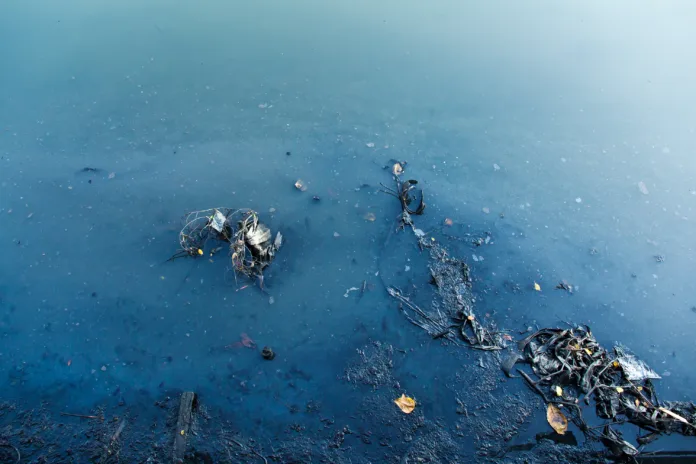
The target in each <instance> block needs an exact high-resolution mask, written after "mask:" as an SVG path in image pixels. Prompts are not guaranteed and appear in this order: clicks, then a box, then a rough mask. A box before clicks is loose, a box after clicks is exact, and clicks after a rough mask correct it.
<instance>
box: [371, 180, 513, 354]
mask: <svg viewBox="0 0 696 464" xmlns="http://www.w3.org/2000/svg"><path fill="white" fill-rule="evenodd" d="M394 179H395V181H396V190H393V189H389V188H388V187H385V186H384V185H383V187H384V190H383V192H384V193H387V194H389V195H392V196H395V197H397V198H398V199H399V202H400V203H401V210H402V211H401V215H400V217H399V229H405V228H406V227H410V228H411V230H412V231H413V234H414V235H415V237H416V240H417V243H418V246H419V248H420V249H421V250H425V249H428V250H429V252H430V265H429V269H430V277H431V282H430V283H431V284H433V285H435V287H436V288H437V294H438V297H439V299H438V300H436V301H435V302H434V303H433V305H432V309H429V310H424V309H422V308H420V307H419V306H418V305H416V304H415V303H414V302H413V301H411V299H410V298H409V297H407V296H406V295H404V293H403V292H402V291H401V290H400V289H398V288H396V287H394V286H389V285H387V286H386V288H387V292H388V293H389V295H390V296H391V297H393V298H395V299H396V300H398V301H399V302H400V303H401V304H400V306H399V308H400V310H401V312H402V313H403V314H404V315H405V316H406V318H407V319H408V321H409V322H411V323H412V324H414V325H416V326H418V327H420V328H422V329H423V330H425V331H426V332H427V333H428V334H430V336H432V337H433V338H442V339H446V340H449V341H451V342H453V343H455V344H461V342H462V341H463V342H464V343H465V344H466V345H468V346H470V347H472V348H476V349H480V350H500V349H502V348H504V347H505V337H504V336H505V335H506V334H505V332H503V331H498V330H496V329H495V327H485V326H484V325H482V324H481V323H480V322H479V320H478V319H477V318H476V315H475V314H474V297H473V294H472V292H471V278H470V276H469V266H468V265H467V264H466V263H465V262H464V261H462V260H460V259H457V258H454V257H451V256H449V254H448V252H447V250H446V249H445V248H444V247H443V246H441V245H440V244H438V243H437V242H436V241H435V240H434V239H432V238H431V239H430V240H428V239H426V234H425V232H423V231H422V230H421V229H418V228H416V227H415V225H414V223H413V219H412V217H411V215H412V214H417V215H420V214H422V213H423V211H424V210H425V202H424V199H423V191H422V190H421V189H420V188H418V187H417V185H418V181H415V180H407V181H405V182H401V181H400V180H399V178H398V177H397V176H394ZM397 192H398V193H397Z"/></svg>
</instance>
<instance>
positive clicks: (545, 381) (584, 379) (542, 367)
mask: <svg viewBox="0 0 696 464" xmlns="http://www.w3.org/2000/svg"><path fill="white" fill-rule="evenodd" d="M518 348H519V349H520V351H521V352H522V353H523V355H522V356H521V357H520V356H517V355H515V354H513V355H511V357H512V359H513V360H515V361H517V360H520V361H524V362H526V363H528V364H530V365H531V367H532V370H533V372H534V374H535V375H536V377H537V380H533V379H532V377H531V376H530V375H529V374H527V373H526V372H524V371H522V370H520V369H518V372H519V373H520V375H522V377H523V378H524V379H525V381H527V383H528V384H529V385H530V387H532V388H533V389H534V390H535V391H536V392H537V393H539V394H540V395H541V396H542V398H544V401H546V403H547V404H548V405H549V407H551V406H557V407H562V408H564V409H565V410H566V411H567V413H566V414H567V415H569V416H570V418H571V420H572V421H573V423H575V425H576V426H577V427H578V428H579V429H580V430H582V431H583V432H584V433H585V434H586V435H587V436H589V437H591V438H596V439H599V440H601V442H602V443H604V444H605V445H606V446H607V448H608V449H609V450H611V451H612V453H613V454H615V455H617V456H635V455H637V454H638V453H639V450H638V448H637V447H636V446H634V445H633V444H631V443H629V442H628V441H626V440H624V439H623V438H622V437H621V434H620V432H619V431H618V430H615V429H613V428H612V427H611V426H612V425H615V424H616V425H618V424H622V423H626V422H628V423H631V424H634V425H637V426H638V427H640V428H641V429H642V430H644V431H645V432H647V433H646V434H645V435H639V436H638V438H637V442H638V444H639V445H645V444H648V443H650V442H652V441H654V440H655V439H657V438H658V437H659V436H660V435H661V434H665V433H667V434H669V433H679V434H682V435H687V436H694V435H696V405H694V404H693V403H687V402H668V401H663V402H660V400H659V399H658V397H657V393H656V390H655V387H654V385H653V384H652V380H653V379H659V378H660V377H659V376H658V375H657V374H656V373H655V372H654V371H653V370H652V369H650V368H649V367H648V366H647V365H646V364H645V363H644V362H642V361H640V360H639V359H637V358H636V357H635V356H633V355H632V354H629V353H627V351H626V349H625V348H623V347H621V346H617V347H615V348H614V349H613V350H612V351H611V352H610V351H607V350H606V349H604V348H603V347H602V346H601V345H600V344H599V343H598V342H597V340H596V339H595V338H594V336H593V335H592V332H591V331H590V328H589V327H576V328H571V329H541V330H539V331H537V332H535V333H533V334H531V335H529V336H528V337H526V338H525V339H523V340H521V341H520V342H519V344H518ZM542 387H543V388H542ZM581 400H582V402H584V403H585V404H586V405H589V404H590V402H591V401H594V404H595V409H596V413H597V416H598V417H600V418H602V419H608V420H609V421H610V422H609V423H607V424H606V425H604V426H603V427H602V431H601V432H598V431H597V428H596V427H595V428H593V427H589V426H588V425H587V423H586V422H585V420H584V419H583V414H582V413H583V411H582V407H581ZM559 412H560V410H559ZM557 416H558V414H556V415H554V417H557ZM549 423H550V424H551V425H552V426H553V427H554V429H556V426H555V425H554V424H555V423H557V422H556V421H555V420H554V421H551V420H550V419H549Z"/></svg>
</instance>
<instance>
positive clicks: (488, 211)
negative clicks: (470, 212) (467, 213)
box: [481, 206, 491, 214]
mask: <svg viewBox="0 0 696 464" xmlns="http://www.w3.org/2000/svg"><path fill="white" fill-rule="evenodd" d="M481 211H483V212H484V213H486V214H488V213H490V212H491V210H490V209H489V208H488V207H487V206H484V207H483V208H482V209H481Z"/></svg>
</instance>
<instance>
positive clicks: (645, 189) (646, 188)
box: [638, 180, 650, 195]
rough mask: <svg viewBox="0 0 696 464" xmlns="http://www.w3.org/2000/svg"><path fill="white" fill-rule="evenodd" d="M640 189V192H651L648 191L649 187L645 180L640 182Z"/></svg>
mask: <svg viewBox="0 0 696 464" xmlns="http://www.w3.org/2000/svg"><path fill="white" fill-rule="evenodd" d="M638 189H639V190H640V193H642V194H643V195H648V194H649V193H650V192H649V191H648V187H647V186H646V185H645V182H643V181H642V180H641V181H640V182H638Z"/></svg>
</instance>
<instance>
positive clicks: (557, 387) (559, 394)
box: [556, 385, 563, 396]
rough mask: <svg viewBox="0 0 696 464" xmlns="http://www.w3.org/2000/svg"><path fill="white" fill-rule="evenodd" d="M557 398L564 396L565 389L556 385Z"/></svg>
mask: <svg viewBox="0 0 696 464" xmlns="http://www.w3.org/2000/svg"><path fill="white" fill-rule="evenodd" d="M556 396H563V389H562V388H561V387H559V386H558V385H556Z"/></svg>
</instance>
